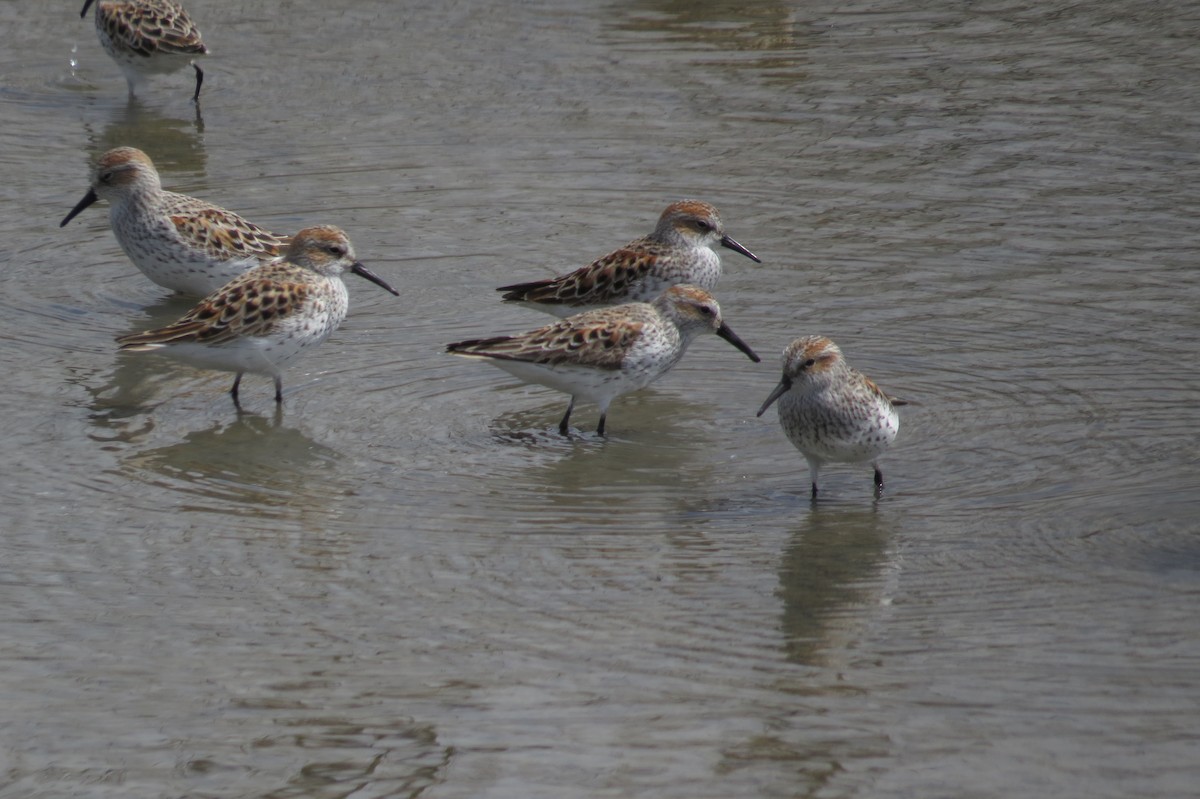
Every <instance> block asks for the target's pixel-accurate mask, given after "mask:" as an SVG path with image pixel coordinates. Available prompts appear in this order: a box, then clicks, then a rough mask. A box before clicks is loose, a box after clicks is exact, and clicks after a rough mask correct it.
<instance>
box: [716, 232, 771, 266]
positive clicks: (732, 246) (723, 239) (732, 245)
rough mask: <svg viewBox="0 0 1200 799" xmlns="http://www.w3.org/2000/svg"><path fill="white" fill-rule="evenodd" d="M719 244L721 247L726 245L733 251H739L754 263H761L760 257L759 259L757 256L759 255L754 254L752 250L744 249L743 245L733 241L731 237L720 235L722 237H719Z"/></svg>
mask: <svg viewBox="0 0 1200 799" xmlns="http://www.w3.org/2000/svg"><path fill="white" fill-rule="evenodd" d="M721 246H722V247H728V248H729V249H731V250H733V251H734V252H740V253H741V254H742V255H744V256H746V257H747V258H749V259H750V260H751V261H754V263H756V264H761V263H762V259H761V258H759V257H758V256H757V255H755V254H754V253H752V252H750V251H749V250H747V249H746V248H745V247H743V246H742V245H740V244H738V243H737V242H736V241H734V240H733V239H732V238H731V237H729V236H722V237H721Z"/></svg>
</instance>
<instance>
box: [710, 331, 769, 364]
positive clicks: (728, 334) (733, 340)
mask: <svg viewBox="0 0 1200 799" xmlns="http://www.w3.org/2000/svg"><path fill="white" fill-rule="evenodd" d="M717 335H718V336H720V337H721V338H723V339H725V340H726V341H728V342H729V343H730V344H732V345H733V346H735V347H737V348H738V349H739V350H741V351H742V352H744V353H746V356H747V357H748V358H749V359H750V360H752V361H754V362H755V363H758V362H759V361H761V360H762V358H760V357H758V355H757V354H756V353H755V352H754V350H752V349H750V347H749V346H748V345H747V344H746V342H744V341H742V340H741V339H740V338H738V334H737V333H734V332H733V331H732V330H730V329H729V325H727V324H725V323H724V322H722V323H721V326H720V327H718V328H717Z"/></svg>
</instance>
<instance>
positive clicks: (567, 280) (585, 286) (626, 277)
mask: <svg viewBox="0 0 1200 799" xmlns="http://www.w3.org/2000/svg"><path fill="white" fill-rule="evenodd" d="M663 249H664V248H663V246H662V245H660V244H658V243H656V242H653V241H649V240H647V239H639V240H638V241H635V242H632V243H630V244H628V245H626V246H625V247H622V248H621V249H619V250H616V251H614V252H611V253H609V254H608V255H606V256H604V257H603V258H601V259H599V260H597V261H593V262H592V263H591V264H589V265H587V266H585V267H583V268H582V269H577V270H575V271H574V272H570V273H568V274H565V275H561V276H559V277H554V278H548V279H546V280H535V281H532V282H529V283H515V284H513V285H511V286H501V287H499V288H498V289H496V290H497V291H504V292H507V293H506V294H505V295H504V296H503V297H502V298H501V299H504V300H507V301H509V302H541V303H549V304H564V305H582V304H593V303H604V302H612V301H614V300H619V299H621V298H624V297H625V296H626V292H627V291H628V289H629V286H630V284H631V283H634V282H636V281H637V280H640V279H641V278H643V277H645V275H646V274H647V273H648V272H650V271H651V270H652V269H654V267H655V265H656V264H657V263H658V262H659V261H660V260H661V259H662V257H663Z"/></svg>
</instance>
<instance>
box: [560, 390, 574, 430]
mask: <svg viewBox="0 0 1200 799" xmlns="http://www.w3.org/2000/svg"><path fill="white" fill-rule="evenodd" d="M574 409H575V398H574V397H571V401H570V402H569V403H567V412H566V413H564V414H563V418H562V421H561V422H559V423H558V432H559V434H560V435H564V436H565V435H566V434H567V431H568V430H569V429H570V428H568V427H567V422H569V421H571V411H573V410H574Z"/></svg>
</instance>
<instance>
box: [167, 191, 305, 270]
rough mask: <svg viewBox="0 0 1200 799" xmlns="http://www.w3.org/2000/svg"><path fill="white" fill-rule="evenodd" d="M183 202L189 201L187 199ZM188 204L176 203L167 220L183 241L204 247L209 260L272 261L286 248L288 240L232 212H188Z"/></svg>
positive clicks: (188, 198) (215, 209)
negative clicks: (254, 257) (262, 257)
mask: <svg viewBox="0 0 1200 799" xmlns="http://www.w3.org/2000/svg"><path fill="white" fill-rule="evenodd" d="M179 196H180V197H183V196H184V195H179ZM185 199H186V200H192V198H190V197H187V198H185ZM192 202H195V201H194V200H192ZM188 204H189V203H184V202H180V203H178V204H177V207H176V208H173V209H170V210H169V211H168V217H169V218H170V220H171V224H173V225H175V229H176V230H178V231H179V233H180V234H181V235H182V236H183V237H184V239H186V240H187V241H189V242H195V243H197V244H199V245H201V246H202V247H204V251H205V254H206V255H208V256H209V257H210V258H214V259H223V258H233V257H236V256H239V255H243V256H246V257H248V258H249V257H252V256H265V257H268V258H274V257H276V256H279V255H282V254H283V251H284V250H285V249H286V248H287V244H288V241H289V240H290V239H289V237H287V236H279V235H276V234H274V233H272V232H271V231H269V230H266V229H265V228H261V227H259V226H258V225H256V224H254V223H253V222H247V221H246V220H245V219H243V218H242V217H240V216H238V215H237V214H235V213H233V212H232V211H226V210H225V209H224V208H217V207H207V208H188V207H187V205H188Z"/></svg>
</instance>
